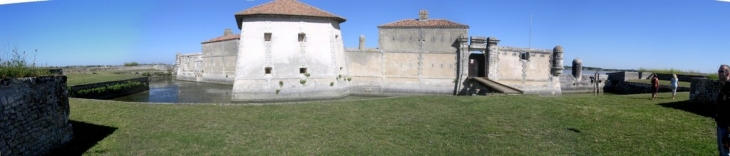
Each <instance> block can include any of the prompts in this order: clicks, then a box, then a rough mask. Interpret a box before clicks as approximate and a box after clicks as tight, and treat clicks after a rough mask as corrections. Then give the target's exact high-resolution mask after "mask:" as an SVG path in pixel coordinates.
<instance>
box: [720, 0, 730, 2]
mask: <svg viewBox="0 0 730 156" xmlns="http://www.w3.org/2000/svg"><path fill="white" fill-rule="evenodd" d="M717 1H718V2H730V0H717Z"/></svg>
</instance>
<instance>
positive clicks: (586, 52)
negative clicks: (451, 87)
mask: <svg viewBox="0 0 730 156" xmlns="http://www.w3.org/2000/svg"><path fill="white" fill-rule="evenodd" d="M3 1H7V2H11V1H12V2H15V1H18V0H0V3H2V2H3ZM300 1H301V2H303V3H306V4H309V5H311V6H314V7H317V8H320V9H322V10H325V11H328V12H330V13H333V14H335V15H338V16H341V17H344V18H346V19H347V21H345V22H344V23H341V25H340V28H341V31H342V39H343V41H344V44H345V47H348V48H356V47H357V46H358V39H359V36H360V35H365V37H366V46H367V47H372V48H376V47H378V45H377V43H378V42H377V35H378V28H377V26H378V25H383V24H386V23H390V22H395V21H398V20H403V19H416V18H418V12H419V10H421V9H425V10H428V12H429V18H430V19H447V20H450V21H453V22H457V23H461V24H465V25H469V27H470V28H469V31H468V33H469V35H470V36H485V37H497V38H498V39H500V40H501V42H499V45H500V46H511V47H529V48H535V49H552V48H553V47H555V46H557V45H560V46H562V47H563V49H564V51H565V53H564V56H563V57H564V61H563V63H564V65H568V66H569V65H571V62H572V60H573V59H576V58H580V59H581V60H582V61H583V66H591V67H601V68H614V69H638V68H646V69H670V68H673V69H680V70H691V71H698V72H705V73H714V71H715V70H716V69H717V68H718V67H719V65H720V64H730V47H729V46H730V44H729V42H728V41H730V29H728V28H730V3H729V2H721V1H717V0H640V1H636V0H347V1H345V0H300ZM267 2H270V1H269V0H182V1H180V0H153V1H150V0H103V1H96V0H50V1H38V2H29V3H13V4H5V5H0V59H7V57H8V54H9V53H10V50H11V49H18V50H19V51H21V52H22V51H24V52H26V55H25V56H26V58H27V59H32V60H33V61H34V62H35V63H36V64H38V65H42V66H68V65H122V64H123V63H125V62H133V61H134V62H138V63H166V64H173V63H174V62H175V54H176V53H183V54H185V53H199V52H201V45H200V43H201V42H203V41H206V40H209V39H212V38H215V37H219V36H222V35H223V31H224V30H225V29H226V28H230V29H232V30H233V32H234V33H239V32H240V31H239V30H238V29H237V25H236V22H235V21H236V20H235V18H234V14H235V13H237V12H240V11H243V10H246V9H248V8H251V7H253V6H256V5H260V4H264V3H267Z"/></svg>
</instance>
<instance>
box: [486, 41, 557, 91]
mask: <svg viewBox="0 0 730 156" xmlns="http://www.w3.org/2000/svg"><path fill="white" fill-rule="evenodd" d="M493 49H496V50H490V51H489V55H490V56H489V57H490V59H492V60H490V61H489V67H490V68H489V69H490V70H489V71H488V72H489V73H488V76H489V79H491V80H495V81H497V82H499V83H502V84H505V85H508V86H511V87H515V88H517V89H520V90H522V91H524V93H526V94H547V93H558V94H559V92H560V79H559V78H558V77H555V76H553V75H552V74H551V73H550V69H551V67H552V58H553V56H552V55H553V51H552V50H544V49H528V48H514V47H496V48H493ZM523 53H524V54H523ZM521 55H523V56H521ZM524 55H526V56H524Z"/></svg>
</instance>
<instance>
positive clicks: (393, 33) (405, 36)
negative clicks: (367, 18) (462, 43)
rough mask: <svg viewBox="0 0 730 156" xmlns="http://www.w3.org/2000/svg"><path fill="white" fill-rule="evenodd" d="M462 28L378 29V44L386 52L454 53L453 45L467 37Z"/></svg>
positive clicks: (455, 47)
mask: <svg viewBox="0 0 730 156" xmlns="http://www.w3.org/2000/svg"><path fill="white" fill-rule="evenodd" d="M468 30H469V29H464V28H379V29H378V44H379V46H380V49H382V50H386V51H427V52H454V51H456V50H457V48H458V46H455V45H454V43H455V42H456V40H457V39H458V38H459V37H462V36H464V37H465V36H467V32H468Z"/></svg>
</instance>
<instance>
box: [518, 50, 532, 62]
mask: <svg viewBox="0 0 730 156" xmlns="http://www.w3.org/2000/svg"><path fill="white" fill-rule="evenodd" d="M520 59H523V60H530V53H529V52H524V51H523V52H520Z"/></svg>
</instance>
